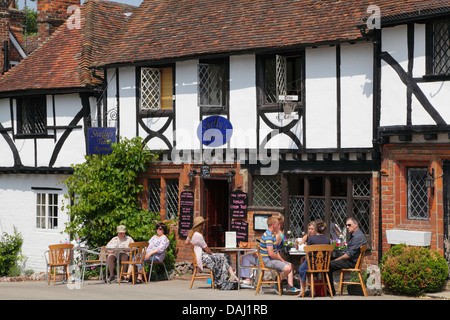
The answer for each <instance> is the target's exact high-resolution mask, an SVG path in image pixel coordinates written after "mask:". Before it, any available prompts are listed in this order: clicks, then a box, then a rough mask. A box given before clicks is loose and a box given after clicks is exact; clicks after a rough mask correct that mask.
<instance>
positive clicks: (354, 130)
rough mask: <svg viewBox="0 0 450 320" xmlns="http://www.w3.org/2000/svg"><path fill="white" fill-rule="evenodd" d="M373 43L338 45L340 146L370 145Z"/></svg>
mask: <svg viewBox="0 0 450 320" xmlns="http://www.w3.org/2000/svg"><path fill="white" fill-rule="evenodd" d="M372 68H373V46H372V44H371V43H364V44H355V45H343V46H341V147H342V148H358V147H366V148H370V147H372V127H373V124H372V118H373V116H372V114H373V107H372V106H373V101H372V99H373V69H372Z"/></svg>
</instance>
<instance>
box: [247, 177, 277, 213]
mask: <svg viewBox="0 0 450 320" xmlns="http://www.w3.org/2000/svg"><path fill="white" fill-rule="evenodd" d="M253 204H254V205H255V206H263V207H279V206H281V179H280V177H279V176H255V177H254V179H253Z"/></svg>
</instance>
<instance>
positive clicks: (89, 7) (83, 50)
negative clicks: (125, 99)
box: [0, 0, 136, 93]
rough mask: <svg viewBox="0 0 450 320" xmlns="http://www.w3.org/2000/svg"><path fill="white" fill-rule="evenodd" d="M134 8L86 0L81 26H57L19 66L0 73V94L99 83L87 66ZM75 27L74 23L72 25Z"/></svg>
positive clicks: (82, 11) (77, 86)
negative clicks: (1, 74) (2, 73)
mask: <svg viewBox="0 0 450 320" xmlns="http://www.w3.org/2000/svg"><path fill="white" fill-rule="evenodd" d="M134 9H136V7H133V6H129V5H125V4H120V3H115V2H110V1H101V0H89V1H87V2H85V3H84V5H83V6H82V7H81V14H80V17H81V19H80V21H81V25H80V26H81V28H73V27H72V28H68V26H67V25H66V24H63V25H62V26H61V27H59V28H58V29H57V30H56V31H55V32H54V33H53V34H52V35H51V37H50V38H49V39H48V40H47V41H46V42H45V43H44V44H43V45H42V46H41V47H39V48H38V49H36V50H35V51H34V52H33V53H32V54H31V55H29V56H28V57H27V58H26V59H25V60H23V61H22V62H21V63H20V64H19V65H17V66H15V67H13V68H12V69H11V70H9V71H8V72H7V73H6V74H4V75H3V76H0V93H4V92H11V91H22V90H30V89H46V90H55V89H57V90H61V89H69V88H70V89H72V88H78V89H80V88H90V87H92V86H95V85H98V84H101V81H100V80H98V79H96V78H95V77H93V75H92V73H91V70H90V69H89V67H90V65H91V62H92V60H93V57H96V56H98V55H101V54H102V53H103V52H104V50H105V46H106V44H108V43H109V41H111V39H113V38H114V36H115V35H116V34H117V32H118V30H120V28H122V27H123V25H124V23H125V22H126V19H128V18H127V16H126V15H125V13H128V12H131V11H132V10H134ZM73 26H74V25H73Z"/></svg>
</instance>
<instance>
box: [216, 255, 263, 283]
mask: <svg viewBox="0 0 450 320" xmlns="http://www.w3.org/2000/svg"><path fill="white" fill-rule="evenodd" d="M211 250H217V251H222V252H225V253H231V254H235V255H236V276H237V278H238V283H239V285H238V290H239V289H240V287H241V285H240V279H241V259H240V258H241V252H248V253H250V252H256V249H255V248H226V247H213V248H211Z"/></svg>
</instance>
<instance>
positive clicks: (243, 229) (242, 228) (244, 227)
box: [231, 220, 248, 246]
mask: <svg viewBox="0 0 450 320" xmlns="http://www.w3.org/2000/svg"><path fill="white" fill-rule="evenodd" d="M231 231H235V232H236V245H237V246H239V242H241V241H244V242H248V223H247V222H245V221H240V220H234V221H231Z"/></svg>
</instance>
